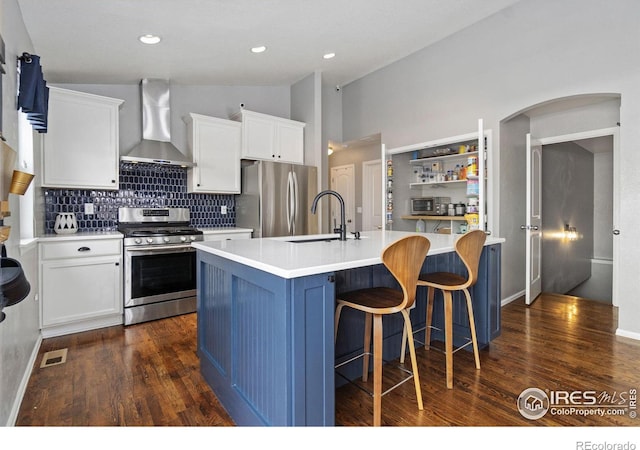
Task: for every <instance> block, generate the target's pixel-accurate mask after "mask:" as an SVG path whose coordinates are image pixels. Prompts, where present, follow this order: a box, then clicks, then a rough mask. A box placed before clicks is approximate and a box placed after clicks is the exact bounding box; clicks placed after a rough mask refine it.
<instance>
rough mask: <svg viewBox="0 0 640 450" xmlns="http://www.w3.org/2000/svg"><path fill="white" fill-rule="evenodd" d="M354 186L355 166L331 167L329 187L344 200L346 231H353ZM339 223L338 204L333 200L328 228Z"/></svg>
mask: <svg viewBox="0 0 640 450" xmlns="http://www.w3.org/2000/svg"><path fill="white" fill-rule="evenodd" d="M355 186H356V184H355V166H354V165H353V164H347V165H345V166H336V167H332V168H331V189H332V190H334V191H336V192H337V193H338V194H340V195H341V196H342V198H343V200H344V210H345V221H346V222H347V223H346V227H347V233H350V232H352V231H355V230H354V229H353V227H354V225H355V223H354V219H355ZM331 197H333V196H331ZM334 224H335V226H334ZM339 225H340V204H339V203H338V201H337V200H335V201H332V202H331V226H330V229H331V230H333V229H334V228H336V227H337V226H339Z"/></svg>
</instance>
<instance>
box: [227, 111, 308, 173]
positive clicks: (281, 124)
mask: <svg viewBox="0 0 640 450" xmlns="http://www.w3.org/2000/svg"><path fill="white" fill-rule="evenodd" d="M233 119H234V120H240V121H242V158H245V159H261V160H267V161H279V162H288V163H293V164H304V127H305V123H303V122H297V121H295V120H289V119H284V118H282V117H275V116H270V115H268V114H262V113H257V112H254V111H247V110H242V111H240V112H239V113H238V114H236V115H235V116H233Z"/></svg>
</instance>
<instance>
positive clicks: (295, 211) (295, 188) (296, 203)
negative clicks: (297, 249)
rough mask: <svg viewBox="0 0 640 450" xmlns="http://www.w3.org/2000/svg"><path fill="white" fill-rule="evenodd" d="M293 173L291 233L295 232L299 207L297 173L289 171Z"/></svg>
mask: <svg viewBox="0 0 640 450" xmlns="http://www.w3.org/2000/svg"><path fill="white" fill-rule="evenodd" d="M291 173H292V174H293V214H292V215H291V216H292V222H293V234H296V217H298V210H299V209H300V200H299V198H298V197H299V195H298V194H299V190H298V175H296V173H295V172H291Z"/></svg>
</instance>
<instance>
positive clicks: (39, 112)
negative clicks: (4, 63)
mask: <svg viewBox="0 0 640 450" xmlns="http://www.w3.org/2000/svg"><path fill="white" fill-rule="evenodd" d="M18 61H19V64H18V84H19V86H18V110H22V112H24V113H26V114H27V119H28V120H29V122H30V123H31V125H32V126H33V129H34V130H36V131H38V133H46V132H47V114H48V109H49V88H48V87H47V82H46V81H45V79H44V76H43V74H42V66H40V57H39V56H38V55H30V54H28V53H23V54H22V56H21V57H19V58H18Z"/></svg>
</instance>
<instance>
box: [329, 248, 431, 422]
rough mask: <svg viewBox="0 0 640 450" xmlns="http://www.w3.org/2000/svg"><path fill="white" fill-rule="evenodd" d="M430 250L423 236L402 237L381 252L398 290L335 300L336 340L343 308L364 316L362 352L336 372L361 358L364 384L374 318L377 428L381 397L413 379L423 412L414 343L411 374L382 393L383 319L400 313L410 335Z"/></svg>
mask: <svg viewBox="0 0 640 450" xmlns="http://www.w3.org/2000/svg"><path fill="white" fill-rule="evenodd" d="M429 247H431V242H430V241H429V240H428V239H427V238H426V237H424V236H419V235H411V236H406V237H404V238H401V239H399V240H397V241H395V242H393V243H391V244H390V245H388V246H387V247H386V248H385V249H384V250H383V251H382V256H381V258H382V263H383V264H384V265H385V267H386V268H387V269H388V270H389V272H391V274H392V275H393V277H394V278H395V279H396V281H397V282H398V284H399V285H400V289H395V288H389V287H373V288H366V289H359V290H355V291H350V292H345V293H343V294H340V296H339V297H340V298H338V300H337V304H338V306H337V308H336V315H335V338H337V336H338V323H339V321H340V313H341V311H342V308H343V307H345V306H347V307H349V308H353V309H355V310H358V311H362V312H364V313H365V331H364V349H363V352H362V354H360V355H358V356H356V357H354V358H351V359H349V360H348V361H345V362H343V363H340V364H338V365H336V369H337V368H339V367H341V366H343V365H345V364H347V363H349V362H352V361H354V360H355V359H358V358H361V357H362V358H363V367H362V381H364V382H366V381H367V377H368V373H369V356H371V353H370V349H371V321H372V319H373V393H370V392H369V394H370V395H372V396H373V425H374V426H380V422H381V416H382V408H381V405H382V396H383V395H385V394H387V393H389V392H390V391H391V390H393V389H395V388H396V387H398V386H399V385H400V384H402V383H404V382H405V381H407V380H409V379H410V378H411V377H413V380H414V383H415V389H416V397H417V400H418V409H419V410H422V409H423V406H422V392H421V391H420V379H419V377H418V365H417V361H416V352H415V347H414V344H413V341H412V340H410V342H409V353H410V355H411V366H412V372H409V371H407V370H406V369H405V371H406V372H408V373H410V374H411V375H409V376H407V377H406V378H405V379H404V380H402V381H400V382H399V383H397V384H396V385H394V386H393V387H391V388H390V389H388V390H387V391H385V392H384V393H382V336H383V334H382V317H383V316H384V315H388V314H395V313H400V314H402V316H403V318H404V327H403V330H404V332H405V333H408V335H409V336H411V335H413V332H412V330H411V320H410V319H409V311H408V310H407V308H409V307H411V306H412V305H413V303H414V302H415V297H416V283H417V281H418V275H419V274H420V269H421V267H422V264H423V262H424V259H425V258H426V256H427V253H428V251H429Z"/></svg>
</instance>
